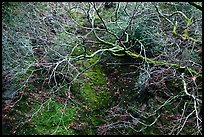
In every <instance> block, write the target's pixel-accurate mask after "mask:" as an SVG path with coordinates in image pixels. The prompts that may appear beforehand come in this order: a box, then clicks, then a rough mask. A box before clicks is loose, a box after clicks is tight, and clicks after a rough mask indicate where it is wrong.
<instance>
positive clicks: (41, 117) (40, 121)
mask: <svg viewBox="0 0 204 137" xmlns="http://www.w3.org/2000/svg"><path fill="white" fill-rule="evenodd" d="M39 108H40V106H39V107H37V109H36V111H37V110H38V109H39ZM77 109H78V108H77V107H73V108H70V107H65V106H64V105H63V104H60V103H59V102H55V101H52V100H49V101H48V102H47V103H46V104H45V105H44V106H43V107H42V108H41V109H40V111H38V113H37V114H36V115H35V116H34V117H33V119H32V121H31V125H35V126H34V127H32V128H30V130H28V131H27V132H28V133H32V132H31V131H35V132H34V133H32V134H38V135H45V134H52V133H54V132H55V131H56V132H55V134H59V135H63V134H64V135H65V134H66V135H67V134H68V135H69V134H73V133H74V131H73V130H71V129H67V125H68V124H70V123H72V122H74V121H75V115H76V113H77ZM63 112H64V113H63ZM23 131H24V130H23Z"/></svg>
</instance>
